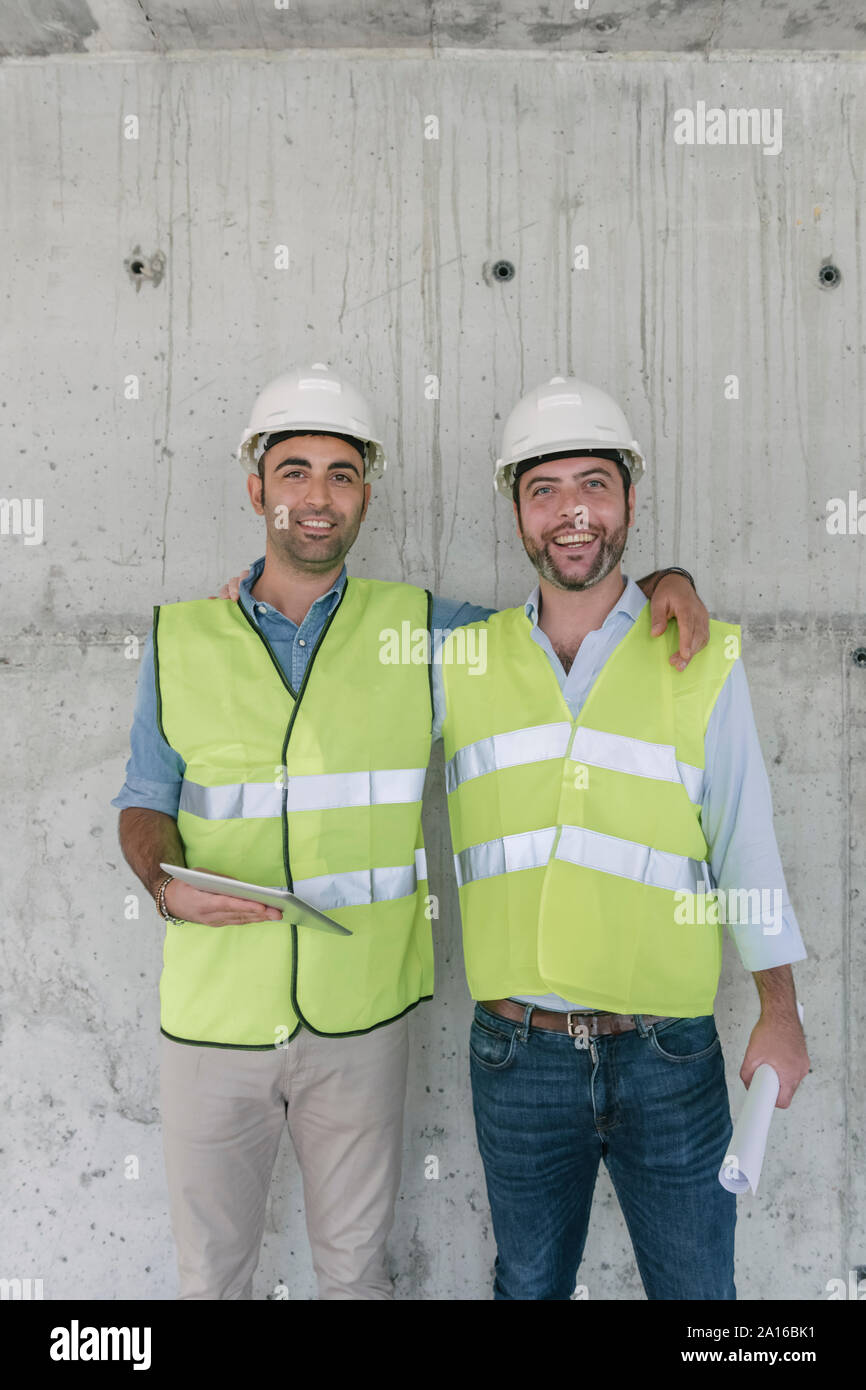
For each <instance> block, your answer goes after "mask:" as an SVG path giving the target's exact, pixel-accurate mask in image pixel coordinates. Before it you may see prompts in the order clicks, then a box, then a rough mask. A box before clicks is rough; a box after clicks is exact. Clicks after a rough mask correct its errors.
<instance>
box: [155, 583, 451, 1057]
mask: <svg viewBox="0 0 866 1390" xmlns="http://www.w3.org/2000/svg"><path fill="white" fill-rule="evenodd" d="M430 609H431V600H430V595H429V594H428V593H427V592H426V590H423V589H418V588H416V587H414V586H412V585H409V584H391V583H383V582H381V581H379V580H371V579H355V578H350V579H348V580H347V582H346V587H345V589H344V591H343V594H342V596H341V599H340V602H339V603H338V605H337V607H336V608H335V610H334V611H333V613H332V614H331V617H330V618H329V620H328V622H327V624H326V625H325V628H324V630H323V632H322V635H321V637H320V638H319V641H318V642H317V644H316V647H315V649H314V651H313V652H312V654H311V656H310V659H309V663H308V665H307V669H306V674H305V676H304V679H303V682H302V684H301V686H300V689H299V690H297V691H296V690H294V689H292V687H291V685H290V684H289V682H288V680H287V679H286V677H285V676H284V674H283V673H282V671H281V669H280V666H279V663H278V661H277V659H276V657H275V655H274V653H273V651H272V649H271V647H270V646H269V644H268V642H267V640H266V639H265V638H264V636H263V635H262V634H261V632H260V631H259V630H258V629H257V628H256V627H255V625H254V624H253V623H252V621H251V620H250V619H249V618H248V617H247V615H246V613H245V612H244V610H243V608H242V607H241V606H240V605H239V604H236V603H232V602H229V601H223V600H214V599H205V600H200V601H197V602H192V603H174V604H168V605H164V606H162V607H160V608H157V609H156V610H155V613H154V659H155V665H156V685H157V701H158V712H159V720H160V728H161V731H162V733H163V736H164V737H165V739H166V741H167V742H168V743H169V744H170V745H171V747H172V748H174V749H176V750H177V752H178V753H179V754H180V755H181V757H182V758H183V759H184V761H185V763H186V771H185V774H184V780H183V785H182V788H181V795H180V808H179V811H178V817H177V824H178V829H179V831H180V835H181V839H182V840H183V845H184V852H185V855H186V862H187V864H188V865H190V866H201V867H203V868H205V869H208V870H210V871H212V872H214V873H221V874H228V875H229V876H231V877H232V878H239V879H244V880H246V881H247V882H252V883H263V884H268V885H279V886H282V887H288V888H289V889H291V890H292V891H294V892H295V893H297V894H298V895H299V896H300V897H302V898H305V899H306V900H307V901H309V902H311V903H313V904H314V905H315V906H316V907H319V908H320V909H321V910H322V911H323V912H327V913H328V915H329V916H332V917H333V918H334V919H335V920H336V921H338V922H340V923H341V924H342V925H343V926H345V927H348V928H349V929H350V930H351V931H352V933H353V935H352V936H351V937H348V936H346V937H342V936H337V935H331V934H327V933H325V932H320V931H316V930H315V929H313V928H310V927H295V926H291V925H289V924H288V923H286V922H282V921H269V922H259V923H253V924H249V925H237V926H228V927H209V926H205V925H203V924H201V923H192V922H188V923H185V924H183V925H181V926H174V925H172V924H171V923H168V924H167V931H166V938H165V951H164V968H163V972H162V977H161V980H160V997H161V1005H162V1009H161V1025H162V1031H163V1032H164V1033H166V1034H167V1035H168V1036H169V1037H173V1038H176V1039H179V1040H182V1041H185V1042H201V1043H211V1044H213V1045H215V1046H224V1047H241V1048H273V1047H276V1046H280V1045H284V1044H285V1042H286V1041H287V1040H288V1039H289V1038H290V1037H292V1036H293V1035H294V1034H295V1032H296V1031H297V1030H298V1028H299V1027H300V1025H301V1023H302V1022H303V1023H304V1024H305V1025H306V1026H307V1027H308V1028H310V1029H311V1030H312V1031H313V1032H314V1033H321V1034H325V1035H328V1036H335V1035H340V1036H342V1035H345V1034H349V1033H365V1032H368V1031H369V1030H370V1029H371V1028H375V1027H377V1026H378V1025H380V1024H382V1023H388V1022H390V1021H391V1020H393V1019H395V1018H398V1017H399V1016H400V1015H401V1014H404V1013H406V1012H407V1010H409V1009H411V1008H412V1007H413V1006H414V1005H415V1004H416V1003H418V1001H419V1000H421V999H429V998H430V997H431V995H432V992H433V945H432V938H431V924H430V920H429V913H428V912H427V899H426V891H427V883H426V880H427V869H426V861H425V856H424V841H423V837H422V833H421V795H422V790H423V786H424V777H425V773H426V769H427V763H428V761H429V756H430V739H431V726H432V702H431V691H430V670H429V665H428V663H427V662H426V661H424V660H423V654H422V660H420V661H419V660H417V659H413V660H412V661H411V662H402V663H399V662H398V663H395V662H387V661H383V660H381V659H380V657H381V655H382V652H383V646H384V645H385V643H386V638H387V634H388V633H390V632H392V631H394V630H396V631H398V632H399V631H400V630H401V624H403V623H408V624H411V626H412V628H413V629H415V630H417V629H420V630H421V631H422V632H427V633H429V624H430ZM428 640H429V639H428Z"/></svg>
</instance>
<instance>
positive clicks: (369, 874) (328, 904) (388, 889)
mask: <svg viewBox="0 0 866 1390" xmlns="http://www.w3.org/2000/svg"><path fill="white" fill-rule="evenodd" d="M426 878H427V856H426V854H425V852H424V850H423V849H416V851H415V862H414V864H401V865H399V866H398V867H397V868H394V869H354V870H351V871H350V872H348V873H344V874H320V875H319V876H318V878H298V879H295V883H294V892H295V893H296V894H297V896H298V897H299V898H304V899H305V901H306V902H308V903H312V905H313V907H318V908H320V909H321V910H322V911H323V912H325V911H333V910H334V908H341V907H363V906H365V905H367V904H369V903H384V902H391V901H392V900H393V899H394V898H408V897H409V896H410V894H413V893H415V892H416V890H417V888H418V884H419V883H423V882H424V881H425V880H426Z"/></svg>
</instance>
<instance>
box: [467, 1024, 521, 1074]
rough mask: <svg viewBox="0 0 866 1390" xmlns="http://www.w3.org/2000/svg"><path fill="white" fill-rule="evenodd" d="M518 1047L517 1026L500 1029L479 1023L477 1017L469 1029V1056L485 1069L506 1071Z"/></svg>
mask: <svg viewBox="0 0 866 1390" xmlns="http://www.w3.org/2000/svg"><path fill="white" fill-rule="evenodd" d="M516 1047H517V1029H516V1028H509V1029H503V1030H501V1031H500V1029H498V1028H491V1027H488V1025H487V1024H486V1023H479V1022H478V1019H477V1018H474V1019H473V1020H472V1027H471V1028H470V1030H469V1056H470V1059H471V1061H473V1062H477V1063H478V1065H479V1067H484V1069H485V1071H504V1070H505V1069H506V1067H509V1066H510V1065H511V1063H512V1062H513V1061H514V1057H515V1051H516Z"/></svg>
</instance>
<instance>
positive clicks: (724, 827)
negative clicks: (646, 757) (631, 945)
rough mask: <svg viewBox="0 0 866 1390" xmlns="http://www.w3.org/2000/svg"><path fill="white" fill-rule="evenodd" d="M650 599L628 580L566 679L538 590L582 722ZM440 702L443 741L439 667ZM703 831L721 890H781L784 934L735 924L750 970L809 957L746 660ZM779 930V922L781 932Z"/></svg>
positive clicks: (730, 688)
mask: <svg viewBox="0 0 866 1390" xmlns="http://www.w3.org/2000/svg"><path fill="white" fill-rule="evenodd" d="M646 602H647V599H646V597H645V595H644V594H643V592H642V590H641V589H639V588H638V586H637V584H635V582H634V580H633V579H626V582H625V587H624V589H623V591H622V594H621V595H620V597H619V599H618V601H617V602H616V603H615V604H614V606H613V608H612V609H611V611H610V612H609V613H608V615H607V617H606V618H605V620H604V622H603V623H602V625H601V627H600V628H597V629H595V631H593V632H588V633H587V634H586V636H585V637H584V639H583V641H582V642H581V644H580V647H579V648H578V651H577V655H576V656H575V658H574V661H573V662H572V664H571V667H570V669H569V671H568V674H566V672H565V671H564V670H563V667H562V663H561V661H560V660H559V657H558V656H557V655H556V652H555V651H554V650H553V647H552V645H551V642H550V638H549V637H548V636H547V633H546V632H543V631H542V629H541V628H540V627H539V626H538V585H536V587H535V588H534V589H533V591H532V593H531V594H530V595H529V598H528V599H527V600H526V614H527V617H528V618H529V620H530V622H531V623H532V640H533V641H534V642H537V644H538V646H539V647H541V650H542V651H543V652H544V653H545V655H546V657H547V659H548V660H549V662H550V664H551V666H552V667H553V670H554V673H555V675H556V678H557V680H558V681H559V687H560V689H561V691H562V693H563V696H564V698H565V702H566V704H567V705H568V707H569V709H570V711H571V716H572V718H573V719H577V717H578V715H579V714H580V711H581V709H582V708H583V705H584V703H585V701H586V698H587V696H588V695H589V692H590V690H591V689H592V687H593V685H594V684H595V682H596V680H597V679H598V677H599V675H600V673H601V670H602V667H603V666H604V664H605V662H606V661H607V660H608V658H609V657H610V655H611V654H612V652H613V651H614V649H615V647H616V646H617V645H618V643H620V642H621V641H622V639H623V637H625V635H626V633H627V632H629V631H630V630H631V627H632V625H633V623H634V621H635V619H636V618H637V616H638V614H639V613H640V611H641V609H642V608H643V606H644V604H645V603H646ZM470 621H477V619H472V620H470ZM433 700H434V710H435V719H434V726H433V731H434V736H437V737H439V736H441V732H442V725H443V723H444V719H445V692H444V687H443V681H442V666H441V664H436V665H434V667H433ZM701 826H702V829H703V832H704V836H705V838H706V841H707V845H708V847H709V858H708V863H709V865H710V869H711V872H712V875H713V879H714V882H715V886H716V888H717V889H719V890H722V891H726V890H727V889H729V888H746V887H747V888H749V889H752V888H757V889H767V890H770V891H772V890H774V889H778V890H779V892H780V893H781V899H775V900H774V899H772V898H769V899H768V901H770V902H772V901H776V902H780V904H781V913H780V918H781V930H780V931H778V932H777V933H775V934H773V935H770V934H764V932H763V929H762V926H761V924H757V925H751V924H748V923H736V922H733V923H728V931H729V932H730V934H731V936H732V937H733V939H734V942H735V944H736V947H737V950H738V951H739V953H740V959H741V960H742V962H743V965H744V966H745V967H746V969H747V970H750V971H754V970H767V969H770V968H771V967H772V966H775V965H787V964H789V963H791V962H793V961H797V960H805V958H806V950H805V947H804V945H803V941H802V938H801V936H800V929H799V927H798V925H797V919H796V917H795V916H794V912H793V909H792V907H791V903H790V899H789V897H788V890H787V887H786V885H785V876H784V874H783V872H782V864H781V860H780V858H779V849H778V846H777V844H776V835H775V831H774V830H773V804H772V799H771V796H770V784H769V781H768V780H767V773H766V769H765V767H764V760H763V757H762V756H761V747H760V743H759V742H758V731H757V729H756V728H755V720H754V716H753V714H752V705H751V701H750V699H749V687H748V684H747V682H746V673H745V670H744V669H743V663H742V661H740V660H737V661H734V662H732V664H731V669H730V672H729V674H728V676H727V678H726V680H725V683H724V685H723V686H722V689H721V692H720V694H719V697H718V699H717V700H716V703H715V706H714V708H713V712H712V714H711V715H710V719H709V723H708V725H707V732H706V735H705V738H704V785H703V795H702V798H701ZM775 925H776V923H773V927H774V928H775ZM514 997H515V998H519V999H520V1000H521V1001H524V1002H526V1003H529V1004H537V1005H539V1006H540V1007H541V1008H547V1009H579V1008H581V1007H582V1006H581V1005H580V1004H578V1003H575V1002H573V1001H571V1000H567V999H563V998H562V996H561V995H559V994H544V995H517V996H514ZM593 1012H595V1011H594V1010H593Z"/></svg>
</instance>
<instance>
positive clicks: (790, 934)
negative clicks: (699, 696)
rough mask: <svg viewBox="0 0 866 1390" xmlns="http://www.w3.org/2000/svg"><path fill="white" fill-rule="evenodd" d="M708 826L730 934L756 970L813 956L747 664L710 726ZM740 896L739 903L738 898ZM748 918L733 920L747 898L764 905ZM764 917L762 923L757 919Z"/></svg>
mask: <svg viewBox="0 0 866 1390" xmlns="http://www.w3.org/2000/svg"><path fill="white" fill-rule="evenodd" d="M704 753H705V772H704V788H703V795H702V810H701V821H702V825H703V831H704V836H705V838H706V841H707V845H708V846H709V863H710V869H711V872H712V876H713V880H714V884H715V887H716V889H718V890H720V891H721V893H722V894H723V898H722V901H723V902H725V903H726V904H727V909H726V916H727V925H728V931H729V932H730V935H731V937H732V938H733V940H734V943H735V944H736V947H737V950H738V951H739V954H740V959H741V960H742V962H743V965H744V966H745V968H746V969H747V970H749V971H755V970H769V969H772V967H773V966H777V965H788V964H791V963H792V962H793V961H798V960H805V959H806V948H805V946H804V945H803V940H802V937H801V935H800V928H799V926H798V924H797V919H796V917H795V915H794V910H793V908H792V906H791V901H790V898H789V897H788V889H787V885H786V883H785V875H784V872H783V870H782V861H781V858H780V856H779V847H778V845H777V843H776V833H775V830H774V828H773V802H772V796H771V793H770V783H769V779H768V777H767V770H766V768H765V766H764V759H763V756H762V753H761V745H760V742H759V740H758V731H757V728H756V727H755V719H754V714H753V713H752V702H751V699H750V697H749V687H748V682H747V680H746V673H745V670H744V668H743V663H742V661H740V660H737V661H735V662H734V663H733V665H732V667H731V670H730V672H729V674H728V677H727V680H726V681H725V683H724V685H723V687H722V689H721V692H720V693H719V698H718V700H717V701H716V704H715V707H714V709H713V712H712V714H711V715H710V720H709V723H708V725H707V732H706V736H705V740H704ZM733 893H737V894H738V897H737V898H733V897H732V894H733ZM756 893H758V894H760V895H761V898H760V902H761V910H760V912H749V913H748V914H746V915H747V917H748V919H749V920H747V921H745V922H744V921H742V920H740V921H736V920H734V921H732V920H731V917H732V916H735V917H736V916H737V913H736V912H734V913H732V912H731V904H732V903H744V902H745V901H746V900H745V899H744V898H743V894H751V895H752V896H751V899H750V901H751V902H753V903H754V904H757V903H758V898H757V897H755V894H756ZM756 917H757V918H758V920H754V919H755V918H756Z"/></svg>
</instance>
